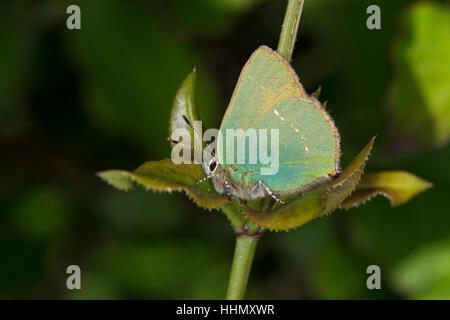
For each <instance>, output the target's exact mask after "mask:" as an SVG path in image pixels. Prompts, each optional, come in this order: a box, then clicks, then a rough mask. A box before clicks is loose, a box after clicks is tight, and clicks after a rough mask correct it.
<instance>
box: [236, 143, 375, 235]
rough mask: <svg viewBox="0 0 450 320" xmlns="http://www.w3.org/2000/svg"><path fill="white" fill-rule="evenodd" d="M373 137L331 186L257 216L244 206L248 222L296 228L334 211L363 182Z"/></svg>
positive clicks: (319, 188) (328, 184) (259, 213)
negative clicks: (362, 176) (362, 175)
mask: <svg viewBox="0 0 450 320" xmlns="http://www.w3.org/2000/svg"><path fill="white" fill-rule="evenodd" d="M374 140H375V137H373V138H372V139H371V140H370V141H369V143H368V144H367V145H366V146H365V147H364V149H363V150H362V151H361V152H360V153H359V154H358V155H357V156H356V158H355V159H354V160H353V161H352V162H351V163H350V165H349V166H348V167H347V168H345V170H344V171H343V172H342V173H341V174H340V175H339V176H338V177H337V178H335V179H333V180H331V181H330V182H329V183H326V184H322V185H320V186H318V187H317V188H315V189H314V190H312V191H310V192H308V193H306V194H305V195H303V196H301V197H300V198H298V199H297V200H294V201H293V202H291V203H288V204H286V205H284V206H281V207H278V208H277V209H275V210H272V211H269V212H256V211H254V210H252V209H251V208H249V207H247V206H244V207H243V211H244V213H245V214H246V216H247V218H248V219H249V220H251V221H252V222H254V223H256V224H258V225H259V226H261V227H263V228H266V229H270V230H276V231H278V230H290V229H293V228H297V227H299V226H301V225H303V224H305V223H307V222H308V221H310V220H312V219H314V218H315V217H317V216H319V215H323V214H328V213H331V212H332V211H334V210H335V209H336V208H337V207H338V206H339V204H340V203H341V202H342V201H343V200H344V199H345V198H347V197H348V196H349V195H350V194H351V193H352V191H353V190H354V189H355V188H356V185H357V184H358V182H359V181H360V178H361V174H362V172H363V170H364V167H365V164H366V161H367V158H368V157H369V154H370V151H371V149H372V146H373V142H374Z"/></svg>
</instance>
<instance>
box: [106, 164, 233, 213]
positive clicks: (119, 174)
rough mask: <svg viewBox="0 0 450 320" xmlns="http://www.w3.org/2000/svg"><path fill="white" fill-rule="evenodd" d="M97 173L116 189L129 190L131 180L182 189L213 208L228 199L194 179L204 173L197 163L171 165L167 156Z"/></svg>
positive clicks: (146, 185)
mask: <svg viewBox="0 0 450 320" xmlns="http://www.w3.org/2000/svg"><path fill="white" fill-rule="evenodd" d="M98 176H99V177H100V178H102V179H103V180H105V181H106V182H108V183H109V184H111V185H112V186H114V187H116V188H117V189H119V190H129V189H131V188H132V186H133V184H134V182H136V183H138V184H140V185H141V186H143V187H144V188H146V189H149V190H154V191H162V192H172V191H184V192H186V194H187V195H188V196H189V197H190V198H191V199H192V200H194V202H195V203H197V204H198V205H199V206H201V207H203V208H205V209H209V210H210V209H217V208H220V207H222V206H223V205H224V204H226V203H227V202H228V198H227V197H223V196H220V195H218V194H217V193H215V191H214V189H213V187H212V185H211V182H210V181H207V182H203V183H202V184H198V185H197V182H198V181H199V180H200V179H202V178H203V177H204V176H205V174H204V173H203V171H202V168H201V166H200V165H197V164H175V163H173V162H172V161H171V160H170V159H164V160H161V161H150V162H146V163H144V164H143V165H142V166H140V167H139V168H138V169H137V170H136V171H134V172H131V171H125V170H108V171H103V172H100V173H98Z"/></svg>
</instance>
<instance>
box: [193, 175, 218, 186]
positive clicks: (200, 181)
mask: <svg viewBox="0 0 450 320" xmlns="http://www.w3.org/2000/svg"><path fill="white" fill-rule="evenodd" d="M212 177H214V174H210V175H207V176H206V177H204V178H202V179H200V180H198V181H197V183H196V184H200V183H202V182H203V181H206V180H208V179H211V178H212Z"/></svg>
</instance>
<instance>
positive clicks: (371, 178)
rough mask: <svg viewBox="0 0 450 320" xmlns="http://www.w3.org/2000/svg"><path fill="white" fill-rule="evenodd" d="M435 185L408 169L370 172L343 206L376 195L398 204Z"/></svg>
mask: <svg viewBox="0 0 450 320" xmlns="http://www.w3.org/2000/svg"><path fill="white" fill-rule="evenodd" d="M432 186H433V185H432V184H431V183H430V182H428V181H425V180H423V179H421V178H419V177H418V176H416V175H414V174H412V173H409V172H406V171H386V172H379V173H369V174H365V175H364V176H363V177H362V180H361V183H360V184H359V185H358V187H357V189H356V191H355V192H354V193H353V194H352V195H351V196H350V197H349V198H347V199H346V200H345V201H344V202H343V203H342V204H341V207H343V208H345V209H348V208H351V207H355V206H358V205H360V204H361V203H364V202H366V201H367V200H369V199H370V198H372V197H374V196H376V195H379V194H380V195H383V196H385V197H386V198H388V199H389V200H390V201H391V205H392V206H398V205H400V204H402V203H405V202H407V201H409V200H410V199H411V198H412V197H414V196H415V195H417V194H419V193H421V192H423V191H425V190H427V189H428V188H431V187H432Z"/></svg>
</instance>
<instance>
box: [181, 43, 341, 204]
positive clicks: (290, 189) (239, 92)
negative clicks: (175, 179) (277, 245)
mask: <svg viewBox="0 0 450 320" xmlns="http://www.w3.org/2000/svg"><path fill="white" fill-rule="evenodd" d="M184 120H185V122H186V123H187V124H188V126H189V127H190V128H191V129H192V130H194V128H193V126H192V125H191V124H190V123H189V121H188V119H187V118H186V117H184ZM293 127H294V128H295V131H294V130H293V129H292V128H293ZM236 128H242V129H243V130H246V129H248V128H254V129H267V130H268V131H269V130H270V129H278V130H279V169H278V172H277V173H276V174H273V175H262V174H261V172H260V169H261V168H262V167H264V166H265V165H264V164H262V163H261V162H260V161H258V162H257V163H256V164H248V163H244V164H238V163H236V161H235V162H234V163H233V164H227V163H220V162H219V159H221V157H220V154H219V152H220V148H219V149H217V151H216V153H217V154H214V152H204V159H203V163H202V168H203V171H204V172H205V174H206V177H205V178H204V179H202V180H201V181H199V183H202V182H203V181H205V180H207V179H212V182H213V185H214V188H215V190H216V191H217V192H218V193H219V194H227V195H228V197H230V198H231V197H234V198H237V199H241V200H253V199H258V198H263V197H267V196H271V197H272V198H273V199H275V200H276V201H277V202H279V203H284V202H283V201H281V200H280V198H279V197H280V196H283V195H289V194H293V193H298V192H304V191H306V190H309V189H311V188H312V187H314V186H315V185H317V184H320V183H322V182H325V181H327V180H329V179H330V177H331V176H334V175H336V174H337V173H338V172H339V170H340V166H339V158H340V148H339V142H340V141H339V140H340V137H339V133H338V131H337V129H336V127H335V125H334V122H333V120H332V119H331V117H330V116H329V115H328V114H327V112H326V111H325V109H324V108H322V106H321V105H320V103H319V102H318V101H317V100H316V99H315V98H314V97H312V96H309V95H307V94H306V92H305V90H304V89H303V87H302V85H301V84H300V82H299V80H298V77H297V75H296V73H295V71H294V70H293V68H292V67H291V66H290V65H289V63H288V62H287V61H286V60H285V59H284V58H283V57H281V56H280V55H279V54H278V53H277V52H275V51H273V50H272V49H270V48H269V47H267V46H261V47H259V48H258V49H257V50H256V51H255V52H254V53H253V54H252V55H251V57H250V59H249V60H248V61H247V63H246V64H245V66H244V67H243V69H242V71H241V74H240V76H239V80H238V82H237V85H236V88H235V90H234V93H233V96H232V98H231V101H230V104H229V106H228V108H227V110H226V112H225V115H224V117H223V120H222V124H221V126H220V129H219V132H220V134H222V136H223V137H225V136H226V130H227V129H236ZM194 131H195V130H194ZM306 142H307V143H308V145H306ZM235 148H236V147H235ZM234 151H235V152H234V154H235V155H236V154H237V152H238V150H236V149H235V150H234Z"/></svg>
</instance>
